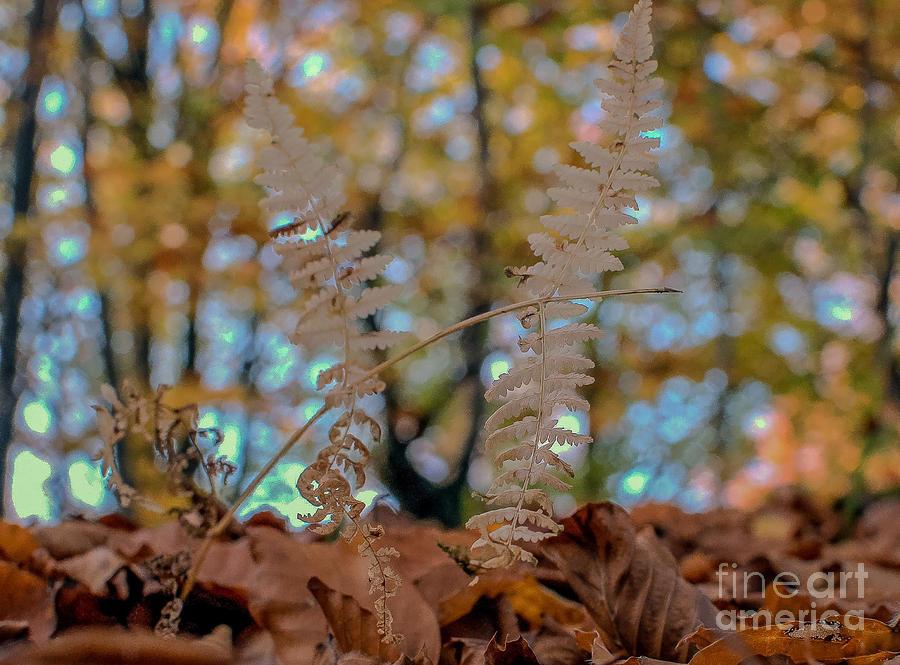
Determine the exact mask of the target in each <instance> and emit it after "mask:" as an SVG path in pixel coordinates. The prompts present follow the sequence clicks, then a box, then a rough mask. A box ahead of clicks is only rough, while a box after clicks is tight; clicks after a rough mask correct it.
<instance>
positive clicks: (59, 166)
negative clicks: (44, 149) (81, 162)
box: [50, 143, 78, 175]
mask: <svg viewBox="0 0 900 665" xmlns="http://www.w3.org/2000/svg"><path fill="white" fill-rule="evenodd" d="M77 163H78V156H77V155H76V154H75V151H74V150H72V148H71V147H70V146H68V145H66V144H65V143H62V144H60V145H59V146H57V147H56V148H54V150H53V152H51V153H50V166H52V167H53V169H54V170H56V171H57V172H59V173H60V174H62V175H69V174H70V173H71V172H72V170H73V169H74V168H75V165H76V164H77Z"/></svg>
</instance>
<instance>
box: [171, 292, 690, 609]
mask: <svg viewBox="0 0 900 665" xmlns="http://www.w3.org/2000/svg"><path fill="white" fill-rule="evenodd" d="M649 293H681V291H679V290H678V289H672V288H669V287H667V286H664V287H660V288H656V289H614V290H612V291H593V292H591V293H581V294H576V295H571V296H546V297H543V298H532V299H531V300H522V301H519V302H516V303H512V304H510V305H504V306H502V307H497V308H496V309H492V310H490V311H487V312H484V313H482V314H477V315H475V316H471V317H469V318H468V319H463V320H462V321H458V322H457V323H454V324H453V325H452V326H449V327H447V328H444V329H443V330H441V331H439V332H436V333H435V334H434V335H432V336H431V337H428V338H426V339H423V340H422V341H420V342H418V343H417V344H414V345H412V346H411V347H409V348H408V349H406V350H405V351H403V352H401V353H398V354H397V355H396V356H393V357H392V358H389V359H388V360H385V361H384V362H383V363H381V364H379V365H376V366H375V367H373V368H372V369H370V370H369V371H368V372H366V373H365V374H362V375H361V376H359V377H358V378H357V379H356V380H355V381H353V382H352V383H351V384H350V386H351V387H354V386H357V385H359V384H360V383H362V382H363V381H366V380H367V379H371V378H372V377H373V376H376V375H378V374H380V373H381V372H383V371H384V370H386V369H388V368H389V367H392V366H393V365H396V364H397V363H398V362H400V361H401V360H404V359H406V358H408V357H409V356H411V355H413V354H414V353H417V352H418V351H421V350H422V349H424V348H425V347H426V346H430V345H431V344H434V343H435V342H437V341H439V340H441V339H443V338H444V337H448V336H449V335H452V334H453V333H455V332H459V331H460V330H464V329H465V328H468V327H469V326H474V325H476V324H478V323H482V322H484V321H488V320H490V319H493V318H494V317H497V316H502V315H504V314H509V313H511V312H517V311H519V310H521V309H527V308H528V307H536V306H539V305H544V304H546V303H551V302H563V301H567V302H568V301H572V300H600V299H603V298H610V297H614V296H628V295H640V294H649ZM328 410H329V407H327V406H324V405H323V406H322V407H320V408H319V410H318V411H316V412H315V414H313V416H312V417H311V418H310V419H309V420H307V421H306V423H304V424H303V425H302V426H301V427H300V428H299V429H297V430H296V431H295V432H294V433H293V434H291V436H290V438H289V439H288V440H287V441H286V442H285V444H284V445H283V446H282V447H281V449H280V450H279V451H278V452H277V453H276V454H275V456H274V457H272V458H271V459H270V460H269V461H268V462H267V463H266V465H265V466H264V467H263V468H262V469H260V471H259V473H257V474H256V476H255V477H254V478H253V480H252V481H250V484H249V485H247V488H246V489H245V490H244V491H243V492H242V493H241V495H240V496H239V497H238V498H237V500H236V501H235V503H234V505H233V506H232V507H231V508H230V509H229V510H228V512H226V513H225V514H224V515H223V516H222V517H221V518H220V519H219V521H218V522H217V523H216V525H215V526H214V527H213V528H212V529H210V530H209V532H208V533H207V534H206V538H205V539H204V541H203V543H202V544H201V546H200V549H199V550H198V551H197V554H196V555H195V557H194V561H193V564H192V566H191V570H190V573H189V574H188V577H187V580H186V581H185V583H184V586H183V587H182V590H181V598H182V599H186V598H187V597H188V595H189V594H190V592H191V590H192V589H193V588H194V584H195V583H196V581H197V573H198V572H199V571H200V566H202V565H203V561H204V560H205V559H206V555H207V554H208V553H209V548H210V547H211V546H212V541H213V539H214V538H215V537H216V536H218V535H220V534H221V533H223V532H224V531H225V529H227V528H228V525H229V524H230V523H231V520H232V519H233V518H234V515H235V514H236V513H237V511H238V509H239V508H240V507H241V506H242V505H243V504H244V502H245V501H246V500H247V499H249V498H250V496H251V495H252V494H253V492H255V491H256V488H257V487H259V485H260V484H261V483H262V481H263V480H264V479H265V478H266V476H268V475H269V473H270V472H271V471H272V469H274V468H275V465H276V464H278V463H279V462H280V461H281V460H282V459H283V458H284V456H285V455H287V454H288V452H289V451H290V450H291V448H293V447H294V444H296V443H297V442H298V441H299V440H300V439H301V438H302V437H303V435H304V434H306V432H307V431H308V430H309V429H310V427H312V426H313V424H315V422H316V421H318V420H319V419H320V418H321V417H322V416H324V415H325V413H326V412H327V411H328Z"/></svg>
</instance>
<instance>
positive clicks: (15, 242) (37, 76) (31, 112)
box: [0, 0, 57, 514]
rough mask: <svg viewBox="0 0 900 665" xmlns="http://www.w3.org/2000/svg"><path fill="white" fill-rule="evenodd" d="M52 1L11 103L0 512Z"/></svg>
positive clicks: (32, 29) (44, 7)
mask: <svg viewBox="0 0 900 665" xmlns="http://www.w3.org/2000/svg"><path fill="white" fill-rule="evenodd" d="M56 9H57V4H56V1H55V0H35V3H34V5H33V6H32V8H31V14H30V15H29V19H28V42H27V48H28V68H27V69H26V70H25V85H24V86H23V87H22V91H21V93H20V95H19V96H18V99H16V100H15V101H14V104H13V105H12V106H13V107H14V108H16V109H17V114H16V115H17V116H18V118H19V126H18V133H17V136H16V144H15V154H14V155H13V171H12V195H13V228H12V231H11V233H10V234H9V236H8V237H7V239H6V273H5V274H4V276H3V293H2V303H0V316H2V326H3V328H2V332H0V514H2V512H3V504H4V503H5V501H4V499H5V497H6V456H7V453H8V452H9V445H10V443H11V441H12V436H13V432H14V430H15V415H16V403H17V402H18V399H19V389H18V387H17V386H16V361H17V358H18V353H17V351H18V345H19V330H20V326H21V320H20V314H21V307H22V300H23V298H24V297H25V269H26V264H27V261H28V236H29V235H30V228H29V215H30V213H31V208H32V194H31V191H32V181H33V180H34V167H35V164H34V160H35V146H34V142H35V135H36V134H37V116H36V110H37V109H36V107H37V102H38V93H39V91H40V87H41V81H42V80H43V79H44V76H45V75H46V73H47V54H48V53H49V52H50V43H49V42H50V40H51V39H52V37H53V28H54V24H55V22H56Z"/></svg>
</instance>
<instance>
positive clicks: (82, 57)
mask: <svg viewBox="0 0 900 665" xmlns="http://www.w3.org/2000/svg"><path fill="white" fill-rule="evenodd" d="M78 49H79V58H78V59H79V65H80V67H81V71H80V72H79V74H80V86H79V87H80V88H81V96H82V99H83V102H84V103H83V106H82V111H81V112H82V119H81V131H80V134H81V145H82V148H83V150H84V156H85V157H84V175H83V177H82V178H83V180H84V216H85V221H86V222H87V224H88V226H89V227H90V228H91V231H92V232H93V233H96V232H97V231H98V229H99V228H100V216H99V213H98V211H97V203H96V200H95V198H94V173H93V170H92V169H91V165H90V164H89V162H88V159H87V155H88V137H89V135H90V132H91V128H92V127H93V126H94V122H95V120H96V118H95V117H94V113H93V111H92V110H91V98H92V97H93V84H92V83H91V77H90V74H89V73H88V63H89V62H90V60H91V58H92V57H94V56H96V55H97V54H96V50H95V48H94V42H93V41H92V40H91V38H90V35H89V34H88V30H87V26H86V25H85V23H84V22H83V21H82V23H81V28H80V31H79V43H78ZM98 295H99V298H100V327H101V329H102V332H103V339H102V340H101V341H100V342H99V345H100V356H101V358H102V359H103V369H104V371H105V374H106V381H107V383H109V385H111V386H113V387H114V388H118V387H119V372H118V370H117V368H116V354H115V353H114V351H113V348H112V334H113V313H112V295H111V294H110V292H109V290H108V289H107V288H105V287H104V286H100V287H99V288H98ZM126 480H127V479H126Z"/></svg>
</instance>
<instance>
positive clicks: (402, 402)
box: [0, 0, 900, 524]
mask: <svg viewBox="0 0 900 665" xmlns="http://www.w3.org/2000/svg"><path fill="white" fill-rule="evenodd" d="M629 8H630V5H629V4H628V3H627V1H626V0H622V1H620V0H613V1H611V2H608V3H607V2H598V1H590V0H538V1H535V2H507V1H503V0H427V1H419V2H412V1H398V2H388V1H384V0H365V1H363V0H310V1H307V2H303V1H302V0H290V1H288V0H284V1H282V2H274V1H273V2H259V1H258V0H223V1H221V2H212V1H207V0H196V1H188V2H163V1H161V0H152V1H151V0H118V1H116V0H83V2H78V1H75V0H36V1H34V2H26V1H22V0H10V1H9V2H6V3H4V4H3V5H2V6H0V38H2V41H0V100H2V101H3V107H2V112H0V123H2V127H0V171H2V181H3V183H4V193H3V197H2V203H0V234H2V237H3V238H4V244H3V254H2V264H0V268H2V280H3V287H2V288H3V292H2V309H0V315H2V333H0V481H2V490H3V493H2V496H3V507H4V510H5V513H6V515H7V516H9V517H11V518H13V519H16V518H18V519H23V520H29V519H35V518H36V519H41V520H49V519H56V518H59V517H61V516H63V515H66V514H71V513H88V514H90V513H91V512H93V511H104V510H109V509H111V508H112V507H113V500H112V499H111V497H109V496H108V494H107V492H106V491H105V488H104V486H103V481H102V479H101V477H100V475H99V468H98V463H97V462H95V461H93V460H92V454H93V453H94V452H95V451H96V450H97V449H98V448H99V440H98V438H97V434H96V424H95V417H94V412H93V410H92V409H91V405H92V404H94V403H99V402H100V401H101V398H100V395H99V387H100V385H101V384H103V383H112V384H116V385H118V384H119V383H120V382H121V381H122V380H123V379H124V378H129V377H131V378H133V379H135V380H136V381H137V382H138V383H139V384H142V385H144V386H147V389H148V390H149V386H154V387H155V386H156V385H158V384H175V385H176V386H177V387H176V388H175V389H174V390H173V391H172V393H171V397H170V401H172V402H174V403H186V402H197V403H199V404H200V405H201V422H200V425H201V426H205V427H217V428H219V429H220V431H221V432H222V435H223V440H222V442H221V444H220V446H219V453H220V454H224V455H226V456H228V457H229V459H231V460H232V461H233V462H234V463H235V464H237V466H238V471H237V473H236V475H235V478H234V479H233V481H232V484H231V485H230V486H229V488H228V489H226V494H227V492H229V491H230V492H232V493H236V492H237V490H238V489H240V488H241V486H242V483H243V484H246V483H247V482H248V481H249V479H250V478H251V477H252V475H253V473H254V472H255V471H256V470H258V469H259V468H260V467H261V466H262V465H263V463H264V462H265V460H266V458H267V456H268V455H269V454H270V453H271V452H272V451H274V450H275V449H277V447H279V446H280V445H281V443H282V442H283V441H284V440H285V439H286V437H287V436H288V434H289V433H290V431H291V430H292V429H294V428H295V427H297V426H298V425H300V424H302V423H303V422H304V421H305V419H306V417H308V416H309V415H310V414H312V413H313V412H315V410H316V409H317V408H318V407H319V406H320V404H321V398H320V396H319V395H318V394H317V393H316V391H315V377H316V375H317V373H318V371H320V370H321V369H322V368H323V367H324V366H327V362H326V361H327V359H326V358H323V357H319V356H310V355H307V354H305V353H304V352H303V351H301V350H298V349H297V348H295V347H293V346H292V345H291V344H290V343H289V342H288V340H287V335H286V333H287V332H288V331H289V330H291V329H292V327H293V325H294V324H295V323H296V318H297V314H296V307H295V304H294V293H293V291H292V289H291V287H290V285H289V283H288V281H287V277H286V275H284V274H282V273H281V272H280V271H279V267H278V263H279V259H278V258H277V256H276V255H275V253H274V252H273V251H272V249H271V247H269V245H268V244H267V233H266V232H267V230H268V229H270V228H273V227H275V226H278V225H280V224H283V223H285V222H286V221H289V220H286V219H281V218H279V217H277V216H276V217H275V218H272V219H268V218H265V217H262V216H261V215H260V213H259V211H258V208H257V206H256V201H257V199H258V198H259V196H260V191H259V189H258V187H257V186H255V185H253V184H252V182H251V181H250V179H251V177H252V175H253V174H254V173H255V168H254V165H253V158H254V152H255V150H256V149H258V147H259V146H260V145H261V141H262V140H263V137H261V136H258V135H257V133H256V132H254V131H252V130H250V129H248V128H247V126H246V125H245V124H244V121H243V119H242V117H241V95H242V85H243V67H244V63H245V61H246V59H247V58H249V57H254V58H257V59H258V60H259V61H260V62H261V63H262V64H263V65H264V67H265V68H266V69H267V70H268V71H270V72H271V73H273V74H274V75H275V76H276V78H277V79H278V81H279V83H278V93H279V95H280V97H281V98H282V99H283V100H285V101H286V102H288V103H290V104H291V105H292V107H293V108H294V110H295V113H296V115H297V117H298V120H299V122H300V124H301V125H302V126H304V127H305V128H306V131H307V133H308V134H309V135H311V136H315V137H319V139H320V140H321V142H322V144H323V145H324V147H325V148H326V149H327V150H329V151H330V153H331V154H332V155H334V156H335V158H337V159H339V160H340V161H341V163H342V165H343V167H344V169H345V171H346V172H347V173H348V174H349V178H348V182H349V193H350V206H349V207H350V209H351V210H353V211H354V213H355V215H356V217H357V219H358V222H357V223H358V225H360V226H363V227H369V228H377V229H379V230H380V231H382V233H383V234H384V240H383V243H382V244H383V249H385V250H387V251H389V252H391V253H393V254H394V255H395V256H396V257H397V258H396V259H395V260H394V262H393V263H392V264H391V266H390V267H389V269H388V273H387V274H388V279H389V280H390V281H393V282H397V283H402V284H404V285H405V286H406V291H405V296H404V298H403V299H402V300H401V301H400V302H399V303H397V305H396V306H394V307H392V308H389V309H388V310H387V311H385V312H384V313H383V315H382V316H381V317H380V318H379V320H376V321H373V322H372V324H373V325H376V326H384V327H386V328H392V329H401V330H409V331H410V332H411V333H412V334H413V335H414V336H419V337H422V336H427V335H428V334H430V333H432V332H434V331H436V330H437V329H439V328H441V327H444V326H446V325H448V324H450V323H452V322H454V321H455V320H458V319H460V318H464V317H466V316H470V315H472V314H475V313H478V312H480V311H484V310H485V309H487V308H490V307H491V306H494V305H497V304H501V303H503V302H509V301H511V300H513V299H517V298H518V297H519V295H518V294H517V293H516V292H515V288H514V284H513V283H511V280H507V279H506V278H504V277H503V268H504V266H506V265H510V264H522V263H523V262H525V261H526V260H527V258H528V256H529V255H530V252H529V248H528V246H527V243H526V242H525V236H526V235H527V233H530V232H532V231H533V230H535V229H536V228H537V218H538V216H539V215H540V214H542V213H544V212H546V211H548V209H549V207H550V202H549V199H548V197H547V196H546V195H545V193H544V191H545V189H546V188H547V187H548V186H550V185H552V184H554V178H553V175H552V172H551V167H552V165H553V164H554V163H556V162H559V161H562V162H576V161H577V160H576V159H575V157H576V156H575V154H574V151H572V150H571V149H570V148H569V147H568V143H569V141H572V140H580V139H599V138H601V137H600V136H599V130H598V129H597V128H596V127H595V123H596V121H597V120H598V118H599V117H600V114H601V113H602V112H603V111H602V110H601V108H600V103H599V101H600V100H599V98H598V93H597V91H596V89H595V88H594V87H593V85H592V81H593V80H594V79H595V78H597V77H598V76H599V75H600V73H601V72H602V70H603V68H604V67H605V63H606V62H607V61H608V60H609V59H610V53H611V49H612V46H613V44H614V42H615V38H616V35H617V32H618V30H619V29H620V28H621V26H622V25H623V23H624V21H625V17H626V14H625V12H627V10H628V9H629ZM653 30H654V35H655V39H656V45H657V46H656V52H657V57H658V59H659V61H660V71H661V74H662V76H663V77H664V78H665V81H666V86H665V90H664V96H665V100H666V103H665V105H664V106H663V109H662V111H663V115H664V116H665V118H666V124H665V128H664V129H663V130H661V131H660V132H659V135H660V137H661V140H662V149H661V151H660V160H661V176H662V177H661V178H660V179H661V181H662V182H663V183H664V185H663V187H662V188H660V189H659V190H658V191H656V192H654V196H653V197H652V198H649V199H646V200H640V207H641V210H640V212H639V213H638V219H639V223H638V224H637V225H636V226H635V227H634V228H633V229H632V230H630V232H629V234H628V240H629V242H630V244H631V249H630V250H629V251H627V252H624V253H623V256H622V259H623V261H624V263H625V266H626V269H625V271H623V272H622V273H617V274H613V275H610V276H609V277H608V280H607V283H606V284H604V285H603V286H604V287H606V288H621V287H655V286H662V285H667V286H671V287H676V288H679V289H681V290H683V291H684V294H683V295H677V296H647V297H631V298H628V299H624V298H623V299H618V300H609V301H606V302H603V303H601V304H599V305H598V306H596V307H594V308H592V311H591V313H590V314H589V315H588V316H590V317H595V318H596V319H597V321H598V322H599V324H600V326H601V327H602V328H604V329H605V330H606V331H608V332H607V335H606V337H605V338H604V339H602V340H599V341H598V342H597V343H596V345H595V348H594V349H593V355H594V358H595V360H596V362H597V363H598V372H597V375H596V376H597V379H598V380H597V382H596V383H595V384H594V385H593V386H591V387H590V392H589V399H590V401H591V403H592V405H593V408H592V410H591V412H590V413H575V414H571V415H569V416H566V417H565V418H564V419H563V420H562V421H561V423H560V424H561V425H563V426H566V427H569V428H571V429H574V430H577V431H581V432H587V431H590V432H591V433H592V434H593V435H594V436H595V438H596V443H595V444H594V445H592V446H591V447H588V448H582V449H575V450H571V451H569V452H567V455H568V456H569V457H568V458H569V460H570V462H572V463H573V464H575V465H576V467H577V468H578V481H577V485H576V491H575V496H574V498H572V497H560V498H559V499H558V505H557V508H558V509H559V510H560V511H563V512H565V511H567V510H569V509H570V508H571V507H572V505H573V504H574V501H575V500H579V501H580V500H586V499H594V498H601V497H612V498H614V499H616V500H618V501H620V502H624V503H626V504H629V503H633V502H636V501H642V500H660V501H671V502H676V503H679V504H681V505H683V506H685V507H686V508H688V509H694V510H697V509H703V508H708V507H713V506H717V505H723V504H724V505H737V506H749V505H752V504H754V503H756V502H758V501H760V500H762V499H763V498H764V497H765V496H766V494H767V493H768V492H770V491H771V490H772V489H773V488H774V487H777V486H780V485H784V484H800V485H802V486H805V487H806V488H808V489H809V490H810V491H811V492H813V493H814V494H815V495H817V496H819V497H821V498H822V499H824V500H836V499H838V498H839V497H843V496H846V495H848V493H849V494H851V495H852V496H854V497H861V496H863V495H864V494H865V493H867V492H868V493H881V492H889V491H892V490H896V488H897V487H898V485H900V445H898V443H897V441H898V439H897V433H898V432H897V430H898V417H900V368H898V348H897V335H896V328H897V323H898V317H900V309H898V306H897V305H898V301H900V280H898V278H897V275H896V265H897V251H898V242H900V235H898V234H900V194H898V190H897V176H898V173H900V169H898V145H900V116H898V113H897V110H898V93H900V90H898V86H897V81H898V78H900V19H898V13H897V8H896V5H895V4H894V3H892V2H890V1H889V0H833V1H830V2H826V1H825V0H767V1H765V2H763V1H762V0H700V1H699V2H695V1H693V0H691V1H688V0H661V1H660V2H658V4H657V6H656V7H655V11H654V24H653ZM518 332H519V327H518V323H517V322H516V320H515V319H514V318H503V319H495V320H494V321H493V323H492V325H490V326H483V327H482V328H480V329H470V330H469V331H467V332H466V333H465V334H463V335H461V336H457V337H454V338H451V339H450V340H449V341H448V342H446V343H441V344H437V345H434V346H432V347H430V348H429V349H428V350H427V351H426V352H423V353H421V354H420V355H417V356H415V357H413V358H411V359H409V360H407V361H404V362H403V363H401V364H400V365H398V366H397V367H396V368H395V371H392V372H391V375H390V376H389V377H386V378H388V379H389V383H390V386H391V387H390V389H389V390H388V391H387V392H386V393H385V395H384V396H383V397H379V398H377V400H374V402H373V406H376V407H383V408H384V418H385V423H386V425H387V427H385V435H384V440H383V441H382V443H381V444H379V445H376V446H375V449H374V454H375V457H376V460H375V464H376V466H377V467H378V468H379V472H378V474H372V476H371V478H372V479H371V480H370V485H369V486H366V487H365V488H362V489H361V491H360V498H362V499H363V500H365V501H367V502H368V501H372V500H373V499H374V498H375V497H377V496H380V495H389V496H390V497H392V500H395V501H397V502H398V503H399V504H401V505H402V506H403V507H405V508H407V509H409V510H411V511H413V512H414V513H416V514H417V515H420V516H428V517H437V518H439V519H442V520H443V521H445V522H447V523H455V522H458V521H459V519H460V517H461V514H464V513H465V512H466V511H469V510H471V508H472V506H471V504H470V501H471V499H469V495H470V491H471V490H472V489H474V490H479V489H484V488H485V487H486V486H487V484H488V482H489V478H490V473H491V470H490V466H489V464H488V463H487V462H486V461H485V460H483V459H482V458H481V457H480V456H479V445H478V444H479V439H480V431H481V422H482V421H483V419H484V417H485V415H486V413H485V412H486V411H487V409H489V408H490V407H489V405H486V404H484V401H483V397H482V393H483V390H484V387H485V385H486V384H487V383H488V382H489V381H490V380H491V377H495V376H497V375H498V374H499V373H501V372H503V371H504V370H505V369H506V368H507V366H508V359H509V357H510V354H511V353H513V352H514V350H515V341H516V336H517V334H518ZM326 428H327V420H326V421H325V424H323V425H322V426H321V427H317V428H316V430H315V432H314V435H313V436H311V437H309V438H308V442H307V443H303V444H301V445H300V446H298V447H297V449H296V451H295V452H294V453H293V454H292V456H291V458H290V459H289V461H286V462H285V463H283V464H281V465H280V466H279V467H278V468H277V470H276V472H275V473H273V475H272V477H271V478H270V479H269V480H267V481H266V482H265V483H264V484H263V485H262V486H261V487H260V488H259V489H258V490H257V492H256V494H255V495H254V496H253V498H252V499H251V501H250V502H249V504H248V506H247V507H246V509H245V510H244V511H243V514H245V515H246V514H247V513H249V512H252V511H254V510H258V509H259V508H260V507H261V506H269V507H271V508H272V509H274V510H276V511H279V512H281V513H283V514H284V515H285V516H287V517H288V518H290V519H291V520H292V521H293V522H294V523H295V524H297V523H298V522H297V519H296V514H297V512H298V511H301V510H303V509H304V506H303V502H302V500H301V499H299V495H298V494H297V492H296V490H295V489H294V484H295V482H296V478H297V475H298V473H299V471H300V470H301V469H302V468H303V464H304V463H305V462H308V461H310V460H311V459H313V457H314V452H315V449H316V447H317V446H319V445H321V442H322V440H323V437H324V432H325V431H327V430H326ZM149 455H150V452H149V451H146V450H141V449H139V448H138V447H136V446H132V447H127V448H126V449H125V450H124V451H123V459H122V463H123V466H124V467H125V469H126V471H127V474H128V476H129V477H130V478H132V479H133V480H135V482H137V483H138V484H139V485H141V486H142V487H143V488H145V489H146V490H147V492H148V493H149V494H151V496H153V497H154V498H156V499H157V500H158V501H161V502H162V503H163V504H164V505H168V504H166V500H165V498H164V493H165V484H164V482H162V481H160V480H159V478H160V476H159V475H158V473H157V472H156V470H155V469H154V468H153V466H152V462H151V461H149V460H150V456H149ZM375 475H377V476H378V478H379V479H376V478H375ZM851 508H852V506H851Z"/></svg>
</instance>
